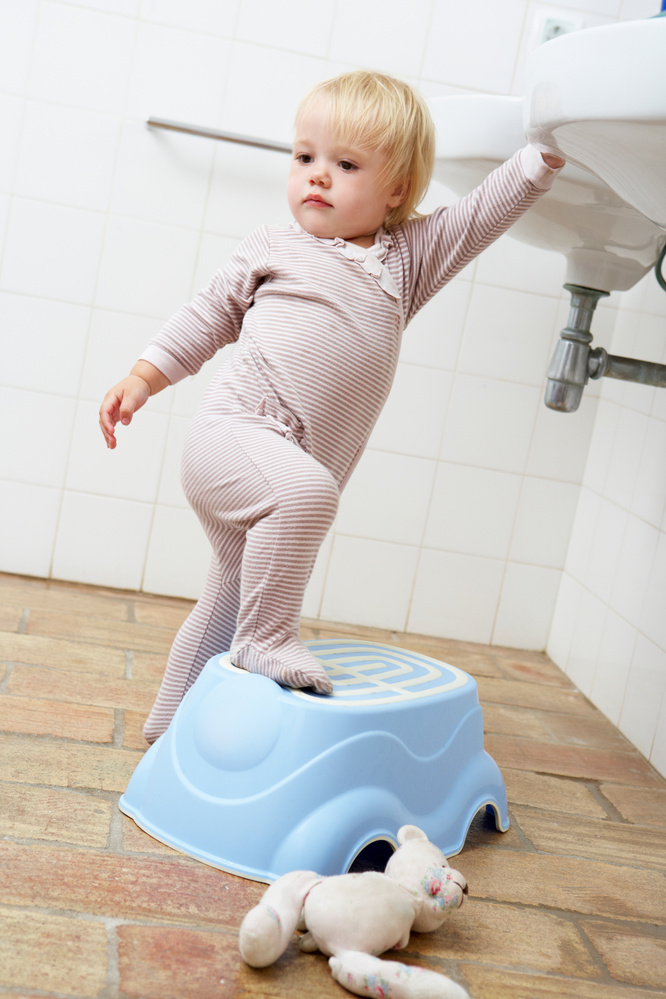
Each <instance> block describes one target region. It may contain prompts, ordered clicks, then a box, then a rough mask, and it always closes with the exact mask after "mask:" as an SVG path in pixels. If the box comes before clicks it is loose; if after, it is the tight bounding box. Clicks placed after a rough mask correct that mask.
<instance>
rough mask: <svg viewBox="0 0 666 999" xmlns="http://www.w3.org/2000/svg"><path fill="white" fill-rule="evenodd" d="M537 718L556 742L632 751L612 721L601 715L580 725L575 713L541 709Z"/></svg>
mask: <svg viewBox="0 0 666 999" xmlns="http://www.w3.org/2000/svg"><path fill="white" fill-rule="evenodd" d="M539 718H540V719H541V721H542V722H543V724H544V726H545V728H546V729H547V730H548V732H550V734H551V735H552V736H553V737H554V738H555V739H556V741H557V742H563V743H567V744H568V745H570V746H592V747H596V748H597V749H617V750H619V751H620V752H625V753H626V752H633V751H634V750H633V746H632V745H631V743H630V742H629V741H628V739H625V737H624V736H623V735H622V733H621V732H618V730H617V729H616V728H615V726H614V725H613V724H612V722H610V721H608V719H607V718H604V717H603V716H602V715H597V716H596V717H594V718H588V719H586V721H585V724H584V725H581V723H580V718H579V717H577V716H576V715H565V714H558V713H556V712H554V711H543V712H540V713H539Z"/></svg>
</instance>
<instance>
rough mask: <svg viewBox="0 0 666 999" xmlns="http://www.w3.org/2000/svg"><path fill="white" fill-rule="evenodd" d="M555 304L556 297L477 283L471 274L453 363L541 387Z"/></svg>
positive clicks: (473, 371) (477, 372) (470, 371)
mask: <svg viewBox="0 0 666 999" xmlns="http://www.w3.org/2000/svg"><path fill="white" fill-rule="evenodd" d="M557 304H558V303H557V299H556V298H546V297H545V296H543V295H529V294H527V293H526V292H520V291H512V290H510V289H506V288H495V287H492V286H490V285H483V284H479V282H478V278H477V281H476V282H475V286H474V294H473V296H472V298H471V301H470V307H469V312H468V314H467V322H466V324H465V336H464V339H463V342H462V346H461V349H460V357H459V361H458V369H459V370H460V371H462V372H464V373H465V374H474V375H481V376H482V377H487V378H498V379H504V380H505V381H511V382H522V383H524V384H527V385H536V386H538V387H539V388H541V385H542V384H543V380H544V376H545V373H546V369H547V367H548V361H549V357H550V344H551V339H552V334H553V329H554V327H555V320H556V314H557Z"/></svg>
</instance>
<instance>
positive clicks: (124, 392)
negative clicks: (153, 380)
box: [99, 375, 150, 448]
mask: <svg viewBox="0 0 666 999" xmlns="http://www.w3.org/2000/svg"><path fill="white" fill-rule="evenodd" d="M149 398H150V386H149V385H148V382H146V381H144V380H143V378H140V377H139V375H128V376H127V378H123V380H122V381H121V382H118V384H117V385H114V386H113V388H112V389H109V391H108V392H107V393H106V395H105V396H104V399H103V401H102V405H101V406H100V409H99V425H100V427H101V430H102V433H103V434H104V440H105V441H106V446H107V447H110V448H114V447H115V446H116V444H117V441H116V434H115V426H116V423H122V424H123V426H127V425H128V424H129V423H131V422H132V417H133V416H134V414H135V413H136V411H137V409H141V407H142V406H143V405H145V404H146V402H148V399H149Z"/></svg>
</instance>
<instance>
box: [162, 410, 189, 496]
mask: <svg viewBox="0 0 666 999" xmlns="http://www.w3.org/2000/svg"><path fill="white" fill-rule="evenodd" d="M191 423H192V421H191V420H190V419H188V418H187V417H184V416H172V417H171V418H170V420H169V426H168V430H167V435H166V444H165V448H164V458H163V461H162V468H161V471H160V481H159V492H158V494H157V502H158V504H160V505H161V506H162V505H163V506H168V507H176V508H180V509H187V510H189V504H188V502H187V498H186V496H185V493H184V492H183V487H182V485H181V483H180V468H181V464H182V460H183V448H184V446H185V437H186V436H187V431H188V430H189V429H190V425H191Z"/></svg>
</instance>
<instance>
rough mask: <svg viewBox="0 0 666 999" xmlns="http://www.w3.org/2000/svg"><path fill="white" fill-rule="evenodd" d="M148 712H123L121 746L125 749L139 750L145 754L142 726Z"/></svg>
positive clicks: (146, 745)
mask: <svg viewBox="0 0 666 999" xmlns="http://www.w3.org/2000/svg"><path fill="white" fill-rule="evenodd" d="M147 714H148V711H147V710H145V711H123V723H124V731H123V746H126V747H127V749H141V750H143V751H144V752H145V750H146V749H147V748H148V743H147V742H146V739H145V736H144V734H143V726H144V722H145V720H146V715H147Z"/></svg>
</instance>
